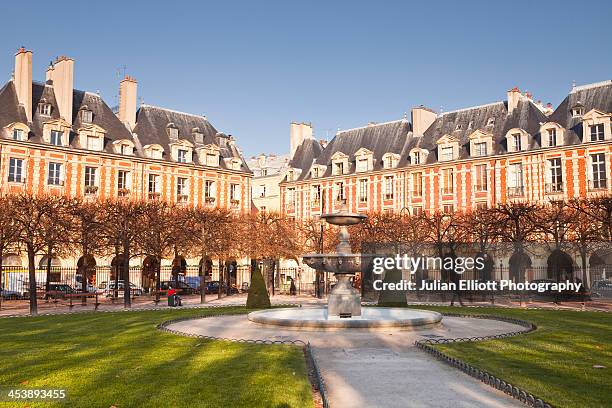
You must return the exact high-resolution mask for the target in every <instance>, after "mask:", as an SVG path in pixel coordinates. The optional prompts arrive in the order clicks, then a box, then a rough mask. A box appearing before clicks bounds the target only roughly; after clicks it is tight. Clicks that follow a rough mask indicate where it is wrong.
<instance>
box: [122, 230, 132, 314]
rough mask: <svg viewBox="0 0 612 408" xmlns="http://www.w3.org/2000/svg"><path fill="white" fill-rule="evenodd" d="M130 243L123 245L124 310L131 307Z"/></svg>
mask: <svg viewBox="0 0 612 408" xmlns="http://www.w3.org/2000/svg"><path fill="white" fill-rule="evenodd" d="M129 254H130V243H129V242H124V243H123V273H124V275H125V276H124V277H123V305H124V307H126V308H131V307H132V291H131V287H130V255H129Z"/></svg>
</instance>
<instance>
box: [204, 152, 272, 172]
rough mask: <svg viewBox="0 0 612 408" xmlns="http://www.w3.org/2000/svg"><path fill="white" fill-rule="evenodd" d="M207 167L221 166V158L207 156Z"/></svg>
mask: <svg viewBox="0 0 612 408" xmlns="http://www.w3.org/2000/svg"><path fill="white" fill-rule="evenodd" d="M206 165H207V166H213V167H216V166H218V165H219V156H217V155H216V154H210V153H207V154H206ZM262 175H263V174H262Z"/></svg>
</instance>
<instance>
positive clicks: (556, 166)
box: [546, 157, 563, 193]
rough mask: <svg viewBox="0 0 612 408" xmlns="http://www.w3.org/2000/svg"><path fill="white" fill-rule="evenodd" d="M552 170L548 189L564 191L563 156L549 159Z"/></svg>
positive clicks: (549, 190) (551, 191)
mask: <svg viewBox="0 0 612 408" xmlns="http://www.w3.org/2000/svg"><path fill="white" fill-rule="evenodd" d="M548 163H549V169H550V170H549V171H550V184H549V185H548V188H547V189H546V190H547V192H549V193H557V192H561V191H563V172H562V171H561V158H559V157H557V158H554V159H550V160H548Z"/></svg>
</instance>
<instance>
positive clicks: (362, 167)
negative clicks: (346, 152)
mask: <svg viewBox="0 0 612 408" xmlns="http://www.w3.org/2000/svg"><path fill="white" fill-rule="evenodd" d="M357 171H368V159H366V158H361V159H357Z"/></svg>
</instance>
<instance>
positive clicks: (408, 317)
mask: <svg viewBox="0 0 612 408" xmlns="http://www.w3.org/2000/svg"><path fill="white" fill-rule="evenodd" d="M248 319H249V320H250V321H252V322H254V323H259V324H263V325H272V326H283V327H292V328H295V329H304V330H308V329H312V330H326V329H327V330H334V329H343V328H355V329H371V330H372V329H388V328H397V329H401V330H414V329H417V328H422V327H430V326H433V325H437V324H439V323H440V321H442V315H441V314H440V313H438V312H432V311H429V310H416V309H408V308H395V307H364V308H362V309H361V315H360V316H354V317H351V318H340V317H338V316H331V315H330V316H328V314H327V308H284V309H270V310H259V311H256V312H251V313H249V315H248Z"/></svg>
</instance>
